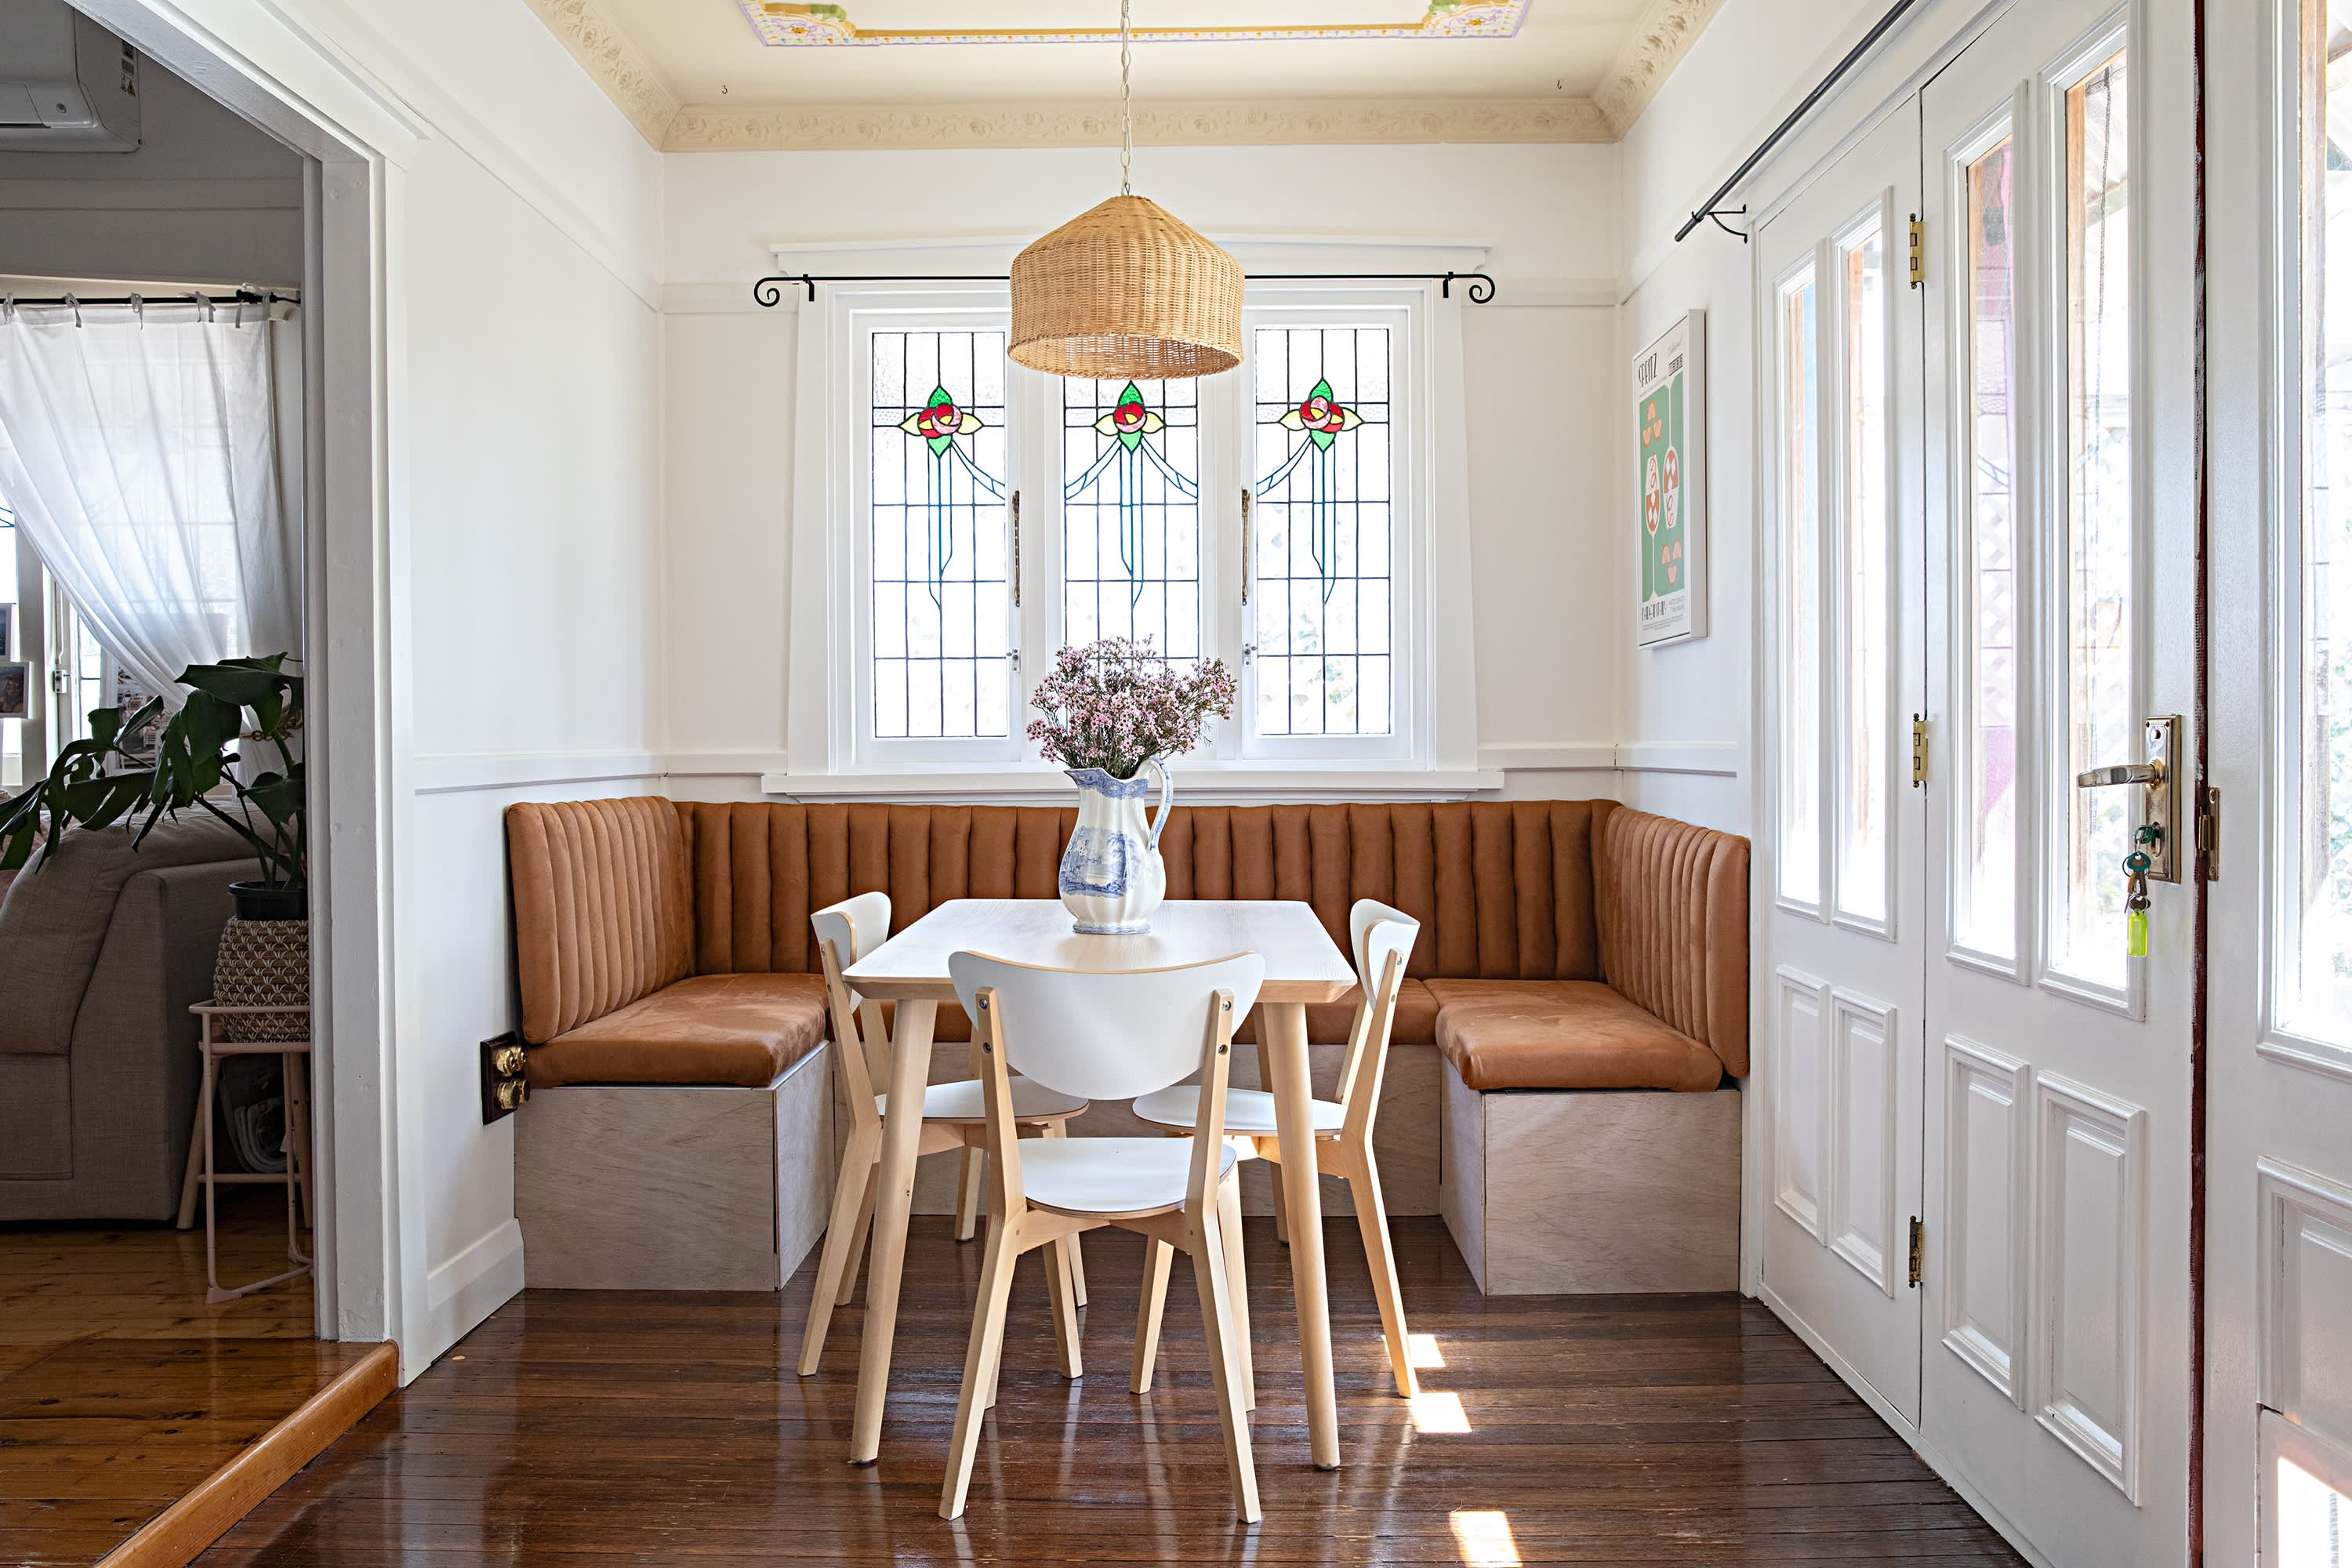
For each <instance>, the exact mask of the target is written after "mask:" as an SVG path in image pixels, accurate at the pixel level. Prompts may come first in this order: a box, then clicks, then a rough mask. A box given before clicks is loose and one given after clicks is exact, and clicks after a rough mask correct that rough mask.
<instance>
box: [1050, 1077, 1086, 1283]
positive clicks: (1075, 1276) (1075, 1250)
mask: <svg viewBox="0 0 2352 1568" xmlns="http://www.w3.org/2000/svg"><path fill="white" fill-rule="evenodd" d="M1069 1135H1070V1121H1069V1118H1067V1117H1064V1118H1063V1119H1061V1120H1060V1121H1048V1122H1047V1123H1045V1136H1046V1137H1048V1138H1067V1137H1068V1136H1069ZM1061 1246H1062V1247H1063V1248H1064V1250H1065V1251H1066V1254H1067V1256H1068V1258H1069V1260H1070V1289H1071V1290H1072V1292H1073V1294H1072V1296H1071V1300H1072V1301H1073V1302H1075V1303H1076V1305H1078V1306H1081V1307H1083V1306H1085V1305H1086V1304H1087V1255H1086V1253H1085V1252H1083V1251H1082V1250H1080V1248H1079V1247H1078V1238H1077V1237H1075V1236H1073V1237H1066V1239H1065V1240H1064V1241H1063V1242H1062V1243H1061Z"/></svg>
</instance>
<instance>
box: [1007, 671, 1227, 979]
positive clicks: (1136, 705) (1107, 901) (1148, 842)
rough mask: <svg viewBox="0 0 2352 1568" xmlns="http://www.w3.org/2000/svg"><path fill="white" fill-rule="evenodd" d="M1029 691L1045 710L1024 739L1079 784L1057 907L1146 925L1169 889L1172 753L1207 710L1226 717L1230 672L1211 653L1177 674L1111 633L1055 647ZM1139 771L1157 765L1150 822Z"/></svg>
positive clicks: (1191, 741)
mask: <svg viewBox="0 0 2352 1568" xmlns="http://www.w3.org/2000/svg"><path fill="white" fill-rule="evenodd" d="M1029 701H1030V705H1031V706H1032V707H1034V708H1036V709H1039V710H1042V711H1043V712H1044V714H1045V717H1044V718H1040V719H1033V720H1031V721H1030V722H1029V738H1030V739H1031V740H1033V741H1035V742H1038V743H1039V745H1040V746H1042V747H1043V748H1044V750H1045V755H1046V757H1047V759H1048V760H1050V761H1053V762H1056V763H1061V764H1062V767H1063V769H1064V771H1065V772H1066V773H1068V774H1069V775H1070V782H1071V783H1072V784H1076V785H1077V786H1078V825H1077V826H1076V828H1075V829H1074V830H1073V831H1072V832H1071V834H1070V843H1069V847H1067V848H1066V849H1065V850H1064V851H1063V853H1062V867H1061V892H1062V907H1063V908H1065V909H1066V910H1069V911H1070V915H1071V918H1072V919H1073V920H1074V921H1076V925H1077V929H1078V930H1079V931H1085V932H1098V933H1105V934H1121V933H1128V932H1136V931H1150V929H1151V911H1152V910H1156V909H1158V908H1159V907H1160V900H1162V899H1164V898H1166V897H1167V896H1168V872H1167V868H1166V867H1165V866H1164V865H1163V864H1162V863H1161V861H1160V829H1161V828H1162V827H1164V826H1167V823H1168V807H1169V805H1170V803H1171V801H1172V800H1173V799H1174V797H1175V783H1174V781H1173V780H1172V779H1171V778H1170V776H1169V773H1168V767H1167V763H1168V759H1169V758H1171V757H1173V756H1175V755H1177V754H1178V753H1180V752H1187V751H1190V750H1192V748H1193V747H1194V746H1197V745H1199V744H1200V743H1201V738H1202V735H1203V734H1204V733H1205V732H1206V731H1207V725H1208V721H1209V720H1210V718H1211V717H1212V716H1213V717H1216V718H1220V719H1230V718H1232V717H1233V712H1234V677H1233V671H1231V670H1229V669H1227V668H1225V664H1224V661H1223V659H1216V658H1210V659H1202V661H1201V662H1200V663H1198V664H1196V665H1195V666H1193V668H1192V671H1191V673H1189V674H1186V673H1181V672H1179V671H1178V670H1177V669H1176V668H1175V667H1174V666H1172V665H1171V664H1170V663H1169V662H1168V660H1167V659H1165V658H1161V657H1160V655H1159V654H1158V653H1156V652H1154V651H1153V650H1152V647H1151V645H1150V643H1148V642H1135V641H1132V640H1130V639H1129V638H1126V637H1107V638H1105V639H1103V640H1102V641H1100V642H1095V643H1089V644H1087V646H1086V647H1066V648H1064V649H1062V651H1061V652H1060V653H1058V654H1056V655H1055V657H1054V668H1053V671H1052V673H1050V674H1048V675H1047V676H1046V677H1045V679H1043V680H1040V681H1039V682H1038V683H1037V689H1036V690H1035V692H1034V693H1033V694H1032V695H1031V697H1030V699H1029ZM1146 769H1150V771H1151V772H1154V773H1158V774H1159V775H1160V811H1159V814H1158V815H1157V816H1154V817H1152V818H1151V819H1150V821H1149V822H1147V821H1146V820H1145V818H1144V809H1143V802H1144V795H1145V793H1146V791H1147V790H1148V789H1149V788H1150V781H1149V780H1148V779H1146V778H1145V777H1143V773H1144V771H1145V770H1146Z"/></svg>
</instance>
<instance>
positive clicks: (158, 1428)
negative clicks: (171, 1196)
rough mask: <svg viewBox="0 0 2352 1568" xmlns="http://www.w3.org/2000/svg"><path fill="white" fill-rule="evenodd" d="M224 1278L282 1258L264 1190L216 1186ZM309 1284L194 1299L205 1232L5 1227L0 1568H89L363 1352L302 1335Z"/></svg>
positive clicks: (279, 1218)
mask: <svg viewBox="0 0 2352 1568" xmlns="http://www.w3.org/2000/svg"><path fill="white" fill-rule="evenodd" d="M220 1206H221V1235H220V1263H221V1278H222V1279H226V1280H228V1281H230V1282H231V1283H235V1282H236V1281H237V1280H242V1279H258V1278H261V1277H262V1276H264V1275H268V1274H274V1273H276V1272H278V1270H280V1269H282V1268H285V1267H286V1204H285V1199H284V1198H283V1197H282V1196H280V1195H278V1192H277V1191H276V1190H275V1189H272V1190H270V1191H268V1192H267V1193H265V1192H263V1191H261V1190H258V1189H252V1188H247V1189H239V1188H229V1189H226V1190H225V1191H224V1193H223V1195H222V1198H221V1205H220ZM310 1332H311V1309H310V1280H308V1279H295V1280H289V1282H288V1283H287V1284H285V1285H283V1286H280V1287H278V1288H276V1289H269V1290H264V1291H261V1292H260V1293H258V1294H257V1295H252V1296H247V1297H244V1298H242V1299H240V1300H235V1301H226V1302H222V1303H219V1304H217V1305H207V1304H206V1303H205V1233H204V1232H203V1231H202V1230H201V1229H199V1230H193V1231H183V1230H173V1228H172V1227H171V1226H100V1225H83V1226H26V1225H8V1226H0V1563H9V1564H24V1563H95V1562H96V1561H98V1559H100V1557H102V1556H104V1555H105V1554H106V1553H107V1552H109V1551H110V1550H112V1549H113V1547H114V1546H115V1545H116V1544H117V1543H118V1542H121V1541H122V1540H124V1539H125V1538H126V1537H128V1536H129V1535H131V1532H132V1531H136V1530H137V1529H139V1527H140V1526H141V1525H142V1524H144V1523H146V1522H147V1521H149V1520H150V1519H152V1518H153V1517H154V1516H155V1515H156V1514H158V1513H161V1512H162V1511H163V1510H164V1509H165V1508H167V1507H169V1506H170V1505H171V1504H172V1503H173V1502H174V1501H176V1500H178V1499H179V1498H181V1497H182V1496H183V1495H184V1494H185V1493H186V1492H187V1491H189V1490H190V1489H192V1488H194V1486H196V1485H197V1484H198V1483H199V1482H202V1481H203V1480H205V1479H206V1478H207V1477H209V1476H211V1475H212V1474H213V1473H214V1472H215V1470H217V1469H218V1468H220V1467H221V1466H222V1465H224V1464H226V1462H227V1461H228V1460H229V1459H231V1458H234V1457H235V1456H236V1455H237V1454H238V1453H240V1452H242V1451H243V1450H244V1449H245V1448H247V1447H248V1446H250V1445H251V1444H253V1443H254V1442H256V1441H257V1440H258V1439H259V1438H260V1437H261V1436H263V1435H264V1434H266V1433H267V1432H268V1431H269V1430H270V1428H271V1427H272V1426H275V1425H276V1423H277V1422H278V1420H279V1419H280V1418H281V1417H283V1416H285V1415H288V1414H289V1413H290V1412H292V1411H293V1410H294V1409H295V1408H296V1407H297V1406H299V1405H300V1404H301V1403H302V1402H303V1401H304V1400H306V1399H308V1398H310V1396H311V1395H312V1394H316V1393H317V1392H318V1391H319V1390H320V1388H321V1387H322V1386H324V1385H325V1384H327V1383H328V1382H329V1381H331V1379H332V1378H334V1377H335V1376H336V1375H337V1374H338V1373H341V1371H342V1370H343V1369H344V1368H345V1367H346V1366H348V1365H350V1364H352V1363H353V1362H355V1361H357V1360H358V1359H359V1358H360V1357H361V1356H362V1354H363V1353H364V1350H365V1347H362V1346H348V1347H347V1346H343V1345H331V1344H320V1343H319V1342H316V1341H314V1340H313V1339H312V1338H311V1337H310Z"/></svg>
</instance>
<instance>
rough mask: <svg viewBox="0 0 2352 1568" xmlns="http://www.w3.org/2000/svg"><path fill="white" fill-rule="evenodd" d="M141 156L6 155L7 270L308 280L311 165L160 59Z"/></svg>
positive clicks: (0, 227) (147, 90)
mask: <svg viewBox="0 0 2352 1568" xmlns="http://www.w3.org/2000/svg"><path fill="white" fill-rule="evenodd" d="M140 73H141V77H140V94H139V100H140V105H141V110H140V114H141V138H140V145H139V149H138V151H136V152H133V153H46V152H16V151H8V152H0V273H13V274H17V275H20V276H30V277H37V278H74V279H92V278H122V279H140V280H142V281H145V280H158V281H165V282H189V283H230V284H234V283H240V282H255V283H289V284H290V283H298V282H299V281H301V278H302V163H301V159H300V158H299V157H298V156H297V155H296V154H295V153H294V152H293V150H292V149H290V148H289V147H287V146H286V145H285V144H284V143H283V142H278V141H277V140H276V139H275V138H273V137H271V136H269V135H268V134H267V133H265V132H261V131H258V130H256V129H255V128H254V127H253V126H251V125H248V124H247V123H246V122H245V121H243V120H240V119H239V118H237V116H236V115H235V114H233V113H231V112H230V111H229V110H226V109H224V108H222V107H221V106H220V105H219V104H217V103H215V102H214V101H213V100H211V99H209V98H206V97H205V95H204V94H203V93H201V92H199V91H197V90H196V89H194V88H193V87H190V86H189V85H188V84H187V83H186V82H184V81H182V80H181V79H179V78H178V77H176V76H173V74H172V73H171V72H170V71H168V70H166V69H164V68H163V67H162V66H161V65H158V64H157V63H155V62H154V61H153V60H142V61H141V62H140Z"/></svg>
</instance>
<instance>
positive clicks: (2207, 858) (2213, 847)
mask: <svg viewBox="0 0 2352 1568" xmlns="http://www.w3.org/2000/svg"><path fill="white" fill-rule="evenodd" d="M2197 858H2198V859H2199V861H2200V862H2201V863H2202V864H2203V866H2204V868H2205V879H2206V880H2207V881H2209V882H2218V881H2220V880H2221V791H2220V790H2218V789H2213V788H2210V787H2208V788H2207V789H2206V790H2205V792H2204V794H2203V795H2201V796H2200V798H2199V800H2198V803H2197Z"/></svg>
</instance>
